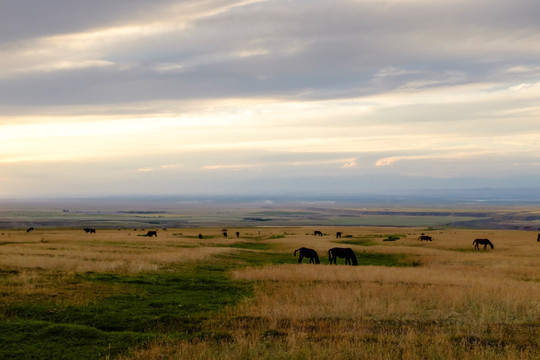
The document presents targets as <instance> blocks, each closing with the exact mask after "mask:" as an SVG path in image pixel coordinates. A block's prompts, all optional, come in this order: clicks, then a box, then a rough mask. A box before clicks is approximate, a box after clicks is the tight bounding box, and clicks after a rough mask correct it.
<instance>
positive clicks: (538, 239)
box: [536, 234, 540, 242]
mask: <svg viewBox="0 0 540 360" xmlns="http://www.w3.org/2000/svg"><path fill="white" fill-rule="evenodd" d="M536 241H538V242H540V234H538V237H537V238H536Z"/></svg>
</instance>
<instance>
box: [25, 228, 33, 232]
mask: <svg viewBox="0 0 540 360" xmlns="http://www.w3.org/2000/svg"><path fill="white" fill-rule="evenodd" d="M30 231H34V228H33V227H29V228H28V229H26V232H30Z"/></svg>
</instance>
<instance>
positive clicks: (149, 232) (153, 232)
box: [143, 230, 157, 237]
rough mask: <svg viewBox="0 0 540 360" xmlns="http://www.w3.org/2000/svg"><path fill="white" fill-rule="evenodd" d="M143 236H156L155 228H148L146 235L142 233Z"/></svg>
mask: <svg viewBox="0 0 540 360" xmlns="http://www.w3.org/2000/svg"><path fill="white" fill-rule="evenodd" d="M143 236H146V237H152V236H155V237H157V230H150V231H148V232H147V233H146V235H143Z"/></svg>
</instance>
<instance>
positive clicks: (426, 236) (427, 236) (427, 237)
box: [418, 235, 433, 241]
mask: <svg viewBox="0 0 540 360" xmlns="http://www.w3.org/2000/svg"><path fill="white" fill-rule="evenodd" d="M418 240H420V241H424V240H425V241H432V240H433V238H432V237H431V236H429V235H420V237H419V238H418Z"/></svg>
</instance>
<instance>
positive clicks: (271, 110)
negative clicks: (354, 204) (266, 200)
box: [0, 0, 540, 197]
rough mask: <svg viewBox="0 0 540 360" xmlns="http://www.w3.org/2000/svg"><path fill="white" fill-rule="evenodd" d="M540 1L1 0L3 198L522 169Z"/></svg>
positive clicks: (532, 150) (539, 56) (437, 178)
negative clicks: (46, 0)
mask: <svg viewBox="0 0 540 360" xmlns="http://www.w3.org/2000/svg"><path fill="white" fill-rule="evenodd" d="M538 13H540V3H538V2H537V1H533V0H518V1H515V2H512V3H511V4H510V3H508V2H507V1H500V0H480V1H475V2H473V3H471V2H466V1H460V0H458V1H437V2H433V1H427V0H388V1H374V0H356V1H352V0H351V1H340V2H339V3H336V2H333V1H327V0H315V1H312V0H310V1H307V0H299V1H287V2H283V1H273V0H269V1H257V0H227V1H225V0H223V1H220V0H200V1H189V2H183V1H144V0H137V1H115V2H114V4H113V3H111V2H109V1H101V0H99V1H93V2H91V3H90V2H87V1H64V0H54V1H48V2H46V3H44V2H43V1H36V0H21V1H17V2H9V4H7V5H6V8H5V9H3V11H2V12H1V13H0V65H1V66H2V69H3V71H2V72H1V73H0V184H1V185H2V186H1V188H2V190H0V196H4V197H6V196H8V197H9V196H22V195H24V194H27V195H28V194H29V195H30V196H31V195H32V194H36V196H37V195H40V196H46V195H51V196H53V195H54V196H57V195H62V194H67V195H74V194H78V193H84V194H85V195H88V194H116V193H174V194H183V193H193V192H198V193H206V192H216V191H218V189H219V191H223V192H227V191H231V188H232V187H237V191H238V192H242V191H243V190H245V191H248V190H249V191H250V192H262V193H264V192H265V191H269V188H268V186H269V185H268V184H270V186H272V185H271V184H274V186H275V188H273V189H270V190H272V191H274V192H279V191H294V190H295V189H298V190H305V189H306V188H309V189H311V191H318V192H324V191H327V192H332V191H335V190H336V188H338V189H339V191H342V192H347V191H350V192H370V191H384V190H385V189H387V188H388V189H401V188H403V189H411V188H415V181H404V180H403V179H405V178H406V179H409V178H411V179H422V181H418V182H416V184H419V185H416V188H421V187H425V186H433V187H437V186H445V187H447V186H450V187H451V186H452V184H454V186H456V187H460V186H467V185H466V184H468V183H469V182H467V181H465V180H464V179H469V178H471V177H473V178H477V179H483V181H484V184H486V185H487V186H498V184H501V183H504V184H508V180H505V181H502V180H501V181H499V180H498V179H512V178H515V184H516V186H536V184H533V183H529V182H528V180H527V181H522V180H520V179H532V178H534V177H535V176H538V175H540V167H539V165H540V159H539V156H538V155H537V154H539V153H540V152H539V150H540V141H539V139H540V130H539V129H538V125H537V124H538V120H539V117H540V105H538V99H539V98H540V35H539V34H540V23H538V21H537V16H536V14H538ZM83 169H88V171H84V170H83ZM38 170H39V171H38ZM90 172H91V175H90V174H89V173H90ZM83 174H84V175H83ZM381 179H396V180H395V181H389V180H385V181H381ZM430 179H431V180H430ZM441 179H444V182H443V181H441ZM308 182H309V184H310V185H309V186H307V185H306V184H307V183H308ZM247 183H249V186H248V185H246V184H247ZM477 183H478V182H475V184H477ZM480 183H482V182H481V181H480ZM511 183H512V181H510V184H511ZM126 184H129V185H126ZM241 184H244V185H241ZM257 184H264V186H263V185H261V186H257ZM356 184H362V186H361V187H359V186H357V185H356ZM382 184H384V186H383V185H382Z"/></svg>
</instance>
